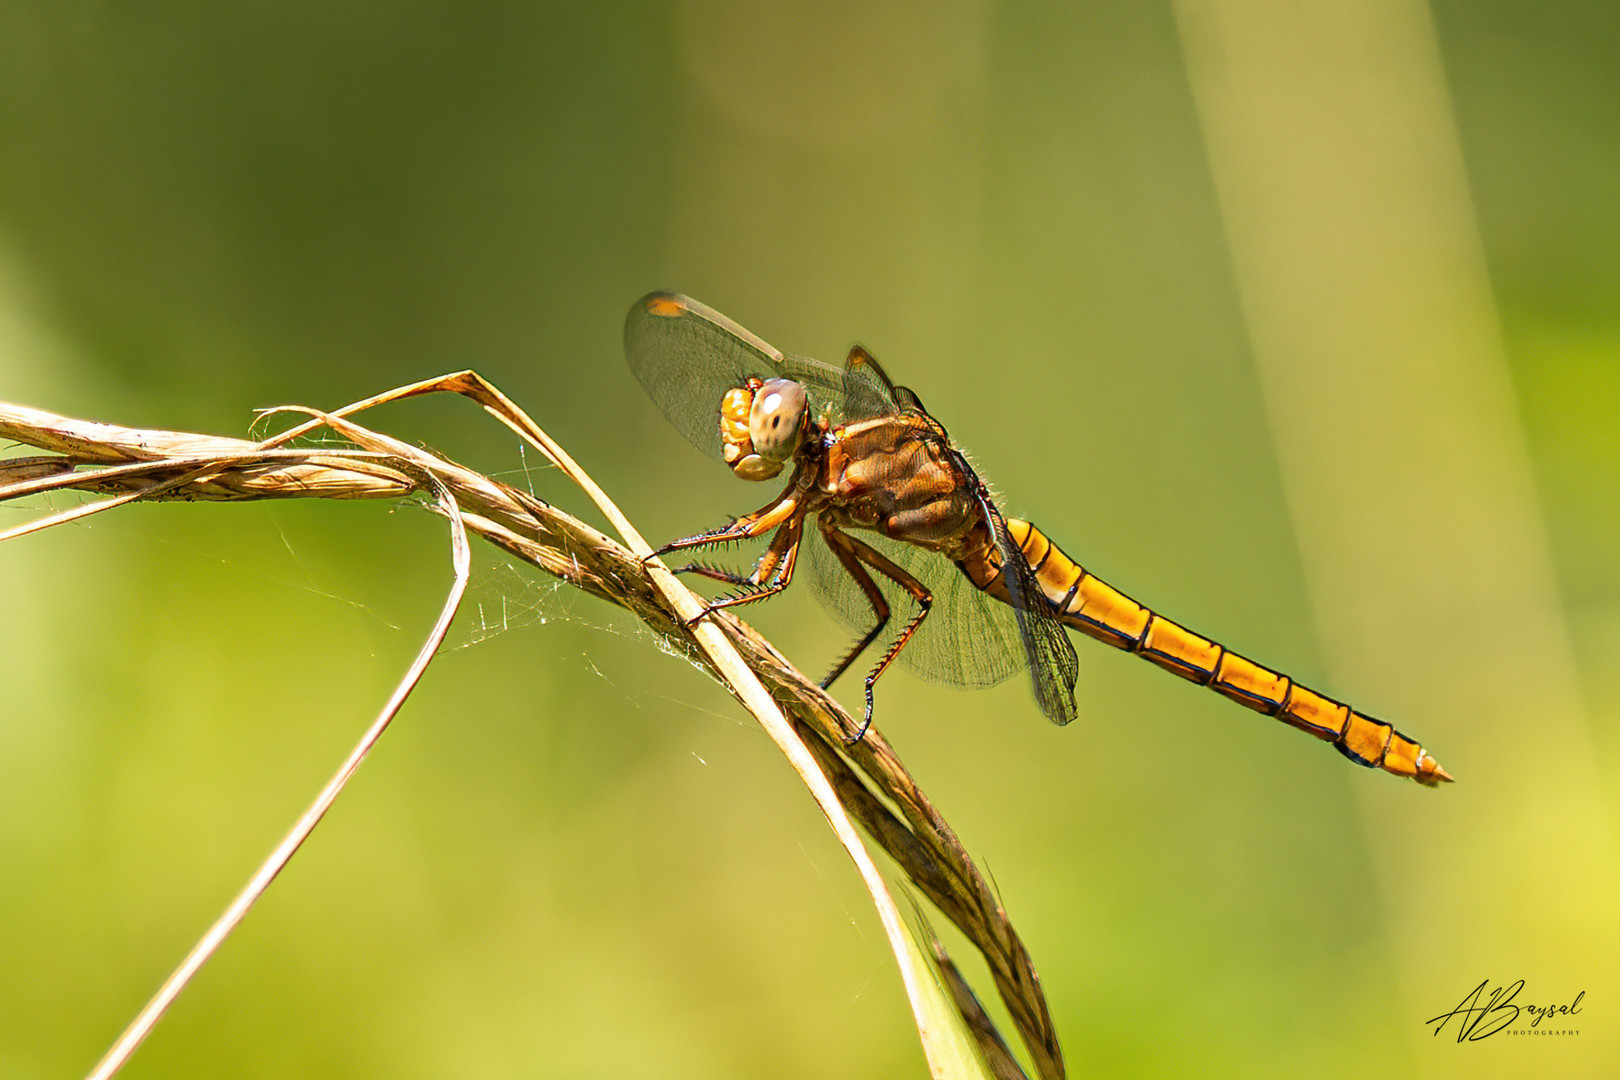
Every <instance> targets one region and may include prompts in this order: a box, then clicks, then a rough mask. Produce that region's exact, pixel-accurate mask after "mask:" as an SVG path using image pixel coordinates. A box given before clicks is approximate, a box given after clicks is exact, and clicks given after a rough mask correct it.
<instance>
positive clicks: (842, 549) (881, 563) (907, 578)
mask: <svg viewBox="0 0 1620 1080" xmlns="http://www.w3.org/2000/svg"><path fill="white" fill-rule="evenodd" d="M819 523H820V525H821V535H822V536H823V537H824V538H825V539H826V541H827V545H828V546H829V547H830V548H832V550H833V554H834V555H836V556H838V561H839V562H840V563H841V564H842V565H843V567H844V569H845V570H847V571H848V572H849V575H850V576H851V577H853V578H854V579H855V582H856V584H858V585H859V586H860V587H861V591H862V592H863V593H865V594H866V598H867V600H868V601H870V602H871V604H872V610H873V612H874V613H875V614H876V615H877V616H878V622H877V625H876V626H874V627H873V628H872V629H871V630H870V631H868V632H867V634H866V636H864V637H863V638H861V640H860V641H859V642H857V643H856V645H855V647H854V648H853V649H851V650H850V652H849V654H848V655H847V656H845V657H844V659H843V660H842V661H840V662H839V664H838V666H837V667H836V668H834V669H833V671H832V673H831V674H830V675H828V676H827V678H826V679H824V680H823V681H822V684H821V685H822V688H823V689H825V688H826V687H828V686H831V685H832V682H833V680H834V679H836V678H838V676H840V675H842V674H843V673H844V671H845V669H847V668H848V667H849V665H850V664H851V663H853V662H854V660H855V658H856V657H857V656H859V655H860V654H861V653H863V652H865V651H866V648H867V647H868V646H869V645H871V644H872V642H873V641H874V640H876V638H877V636H878V634H879V633H880V632H881V631H882V630H883V627H884V626H885V625H886V624H887V623H888V621H889V604H888V602H887V601H886V600H885V599H884V598H883V593H882V592H881V591H880V590H879V589H878V587H877V583H876V582H874V581H873V580H872V575H871V574H869V573H868V572H867V570H866V567H867V566H870V567H871V568H872V569H873V570H876V571H877V572H878V573H880V574H882V575H883V576H884V577H886V578H888V579H889V580H890V581H893V582H894V583H895V584H896V585H899V586H900V587H901V588H902V589H904V590H906V592H907V593H909V594H910V595H911V598H912V599H913V600H915V601H916V602H917V614H916V615H913V616H912V617H911V619H910V620H909V621H908V622H907V623H906V626H905V629H903V630H901V631H900V634H899V636H898V637H896V638H895V639H894V643H893V644H891V645H890V646H889V647H888V648H887V649H886V650H884V653H883V656H882V658H881V659H879V660H878V662H877V664H876V665H875V666H874V667H873V668H872V670H871V671H870V672H868V673H867V676H866V714H865V716H864V718H863V719H862V722H861V727H860V730H859V731H857V732H856V733H855V735H854V737H853V738H851V739H850V740H849V743H850V745H852V746H853V745H854V744H855V743H858V742H860V741H861V739H863V738H865V736H866V732H867V730H868V729H870V728H871V726H872V707H873V689H874V687H876V686H877V681H878V679H879V678H880V677H881V676H882V675H883V673H884V672H885V671H886V670H888V667H889V664H890V663H892V662H893V661H894V658H895V657H896V656H898V655H899V653H900V650H901V649H903V648H905V647H906V642H908V641H910V640H911V635H912V634H914V633H916V632H917V627H918V626H920V625H922V621H923V620H924V619H925V618H927V617H928V610H929V608H931V607H932V606H933V603H934V596H933V594H932V593H930V592H929V591H928V589H927V588H925V587H924V586H923V583H922V582H920V581H918V580H917V579H916V578H915V577H912V576H911V574H909V573H907V572H906V571H905V570H903V569H901V567H899V566H898V565H896V564H895V563H894V562H893V561H892V560H890V559H888V558H887V557H885V556H884V555H883V554H881V553H880V552H878V551H877V550H876V549H874V548H873V547H871V545H869V544H866V543H863V542H862V541H860V540H857V539H855V538H854V537H853V536H850V535H849V534H848V533H845V532H842V531H840V530H839V529H838V528H836V527H835V526H833V525H831V524H828V523H827V519H826V518H825V517H822V518H820V519H819ZM863 563H864V564H865V565H864V566H863V565H862V564H863Z"/></svg>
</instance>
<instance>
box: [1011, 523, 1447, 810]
mask: <svg viewBox="0 0 1620 1080" xmlns="http://www.w3.org/2000/svg"><path fill="white" fill-rule="evenodd" d="M1007 529H1008V531H1009V532H1010V533H1011V534H1012V538H1013V540H1014V541H1015V542H1016V543H1017V544H1018V546H1019V547H1020V548H1021V549H1023V552H1024V558H1025V559H1026V560H1027V561H1028V562H1029V565H1030V567H1031V568H1032V569H1033V570H1034V571H1035V577H1036V579H1037V580H1038V581H1039V582H1040V586H1041V591H1042V592H1043V593H1045V594H1046V598H1047V600H1048V601H1049V602H1050V603H1051V604H1052V607H1053V609H1054V611H1055V613H1056V614H1057V616H1058V617H1059V618H1060V619H1062V620H1063V622H1065V623H1066V624H1068V625H1069V626H1072V627H1074V628H1075V629H1077V630H1079V631H1080V632H1082V633H1084V634H1087V635H1089V636H1091V637H1094V638H1096V639H1097V640H1098V641H1101V642H1104V643H1106V644H1109V645H1112V646H1114V648H1116V649H1124V650H1125V651H1126V652H1133V653H1136V654H1137V655H1138V656H1141V657H1143V658H1145V659H1148V660H1151V661H1153V663H1155V664H1157V665H1159V666H1160V667H1162V668H1164V669H1165V670H1166V671H1171V672H1174V673H1175V674H1177V675H1180V676H1181V677H1182V678H1183V679H1187V680H1189V681H1191V682H1195V683H1198V684H1200V685H1202V686H1207V687H1209V688H1210V689H1211V690H1214V691H1215V692H1216V693H1218V694H1221V695H1223V696H1225V697H1229V698H1231V699H1232V700H1233V701H1235V702H1237V703H1238V704H1239V705H1246V706H1248V707H1249V708H1251V709H1253V710H1254V711H1255V712H1260V713H1265V714H1266V715H1267V716H1275V717H1276V718H1277V719H1279V720H1281V721H1282V722H1283V723H1285V724H1291V725H1293V726H1294V727H1297V728H1299V729H1300V730H1301V731H1307V732H1310V733H1311V734H1312V735H1315V736H1316V737H1317V738H1318V739H1322V740H1324V741H1325V742H1330V743H1332V744H1333V745H1334V746H1335V747H1336V748H1337V749H1338V751H1339V752H1340V753H1341V754H1343V755H1344V756H1345V757H1347V758H1349V759H1350V760H1351V761H1354V762H1356V763H1357V764H1358V765H1366V766H1368V767H1369V768H1379V769H1383V770H1384V771H1385V772H1388V773H1394V774H1395V775H1396V776H1409V777H1411V778H1412V779H1413V780H1416V781H1417V782H1418V783H1420V784H1423V785H1425V786H1427V787H1435V786H1438V785H1439V784H1440V783H1442V782H1449V781H1450V780H1451V776H1450V774H1449V773H1447V772H1446V770H1444V769H1442V768H1441V767H1440V763H1439V762H1438V761H1436V760H1434V758H1433V757H1431V756H1429V754H1428V753H1427V752H1426V751H1425V750H1424V749H1423V747H1421V746H1419V745H1418V744H1417V743H1415V742H1413V741H1412V740H1411V739H1409V738H1407V737H1406V736H1405V735H1402V734H1401V733H1400V732H1399V731H1396V730H1395V728H1394V727H1392V726H1391V725H1389V724H1386V723H1384V722H1383V721H1382V720H1377V719H1374V718H1373V717H1371V716H1365V715H1363V714H1361V713H1358V712H1356V711H1354V710H1353V709H1351V708H1350V707H1349V706H1348V705H1344V704H1341V703H1339V702H1337V701H1334V700H1333V699H1332V698H1329V697H1325V696H1323V695H1322V694H1319V693H1317V692H1316V691H1315V690H1311V689H1309V688H1307V687H1304V686H1301V685H1300V684H1298V683H1296V682H1295V681H1294V680H1293V679H1290V678H1289V677H1288V676H1287V675H1284V674H1282V673H1280V672H1276V671H1272V670H1271V669H1270V668H1267V667H1262V666H1261V665H1259V664H1257V663H1255V662H1254V661H1253V660H1249V659H1247V658H1245V657H1242V656H1239V655H1238V654H1237V653H1234V652H1231V651H1229V650H1228V649H1227V648H1226V647H1225V646H1224V645H1219V644H1217V643H1215V642H1213V641H1210V640H1209V639H1208V638H1204V637H1200V636H1199V635H1197V634H1195V633H1193V632H1192V631H1190V630H1188V629H1186V628H1185V627H1183V626H1179V625H1177V624H1176V623H1173V622H1171V621H1170V620H1169V619H1166V618H1165V617H1164V616H1162V615H1159V614H1157V613H1156V612H1153V611H1151V610H1149V609H1148V608H1145V607H1143V606H1142V605H1141V604H1138V603H1137V602H1136V601H1135V600H1132V599H1131V598H1130V597H1128V596H1126V595H1125V594H1124V593H1122V592H1120V591H1119V590H1118V589H1115V588H1114V587H1113V586H1111V585H1109V584H1108V583H1107V582H1105V581H1102V580H1101V579H1099V578H1098V577H1097V576H1096V575H1095V574H1092V573H1089V572H1088V571H1086V570H1085V569H1084V568H1083V567H1081V566H1080V564H1078V563H1076V562H1075V561H1074V560H1073V559H1071V558H1069V556H1067V555H1065V554H1064V553H1063V552H1062V550H1060V549H1059V548H1058V546H1057V545H1056V544H1054V543H1052V541H1051V540H1049V539H1047V537H1046V534H1045V533H1043V532H1041V530H1039V529H1037V528H1036V527H1035V526H1033V525H1031V524H1030V523H1029V522H1027V521H1020V520H1018V519H1017V518H1008V519H1007Z"/></svg>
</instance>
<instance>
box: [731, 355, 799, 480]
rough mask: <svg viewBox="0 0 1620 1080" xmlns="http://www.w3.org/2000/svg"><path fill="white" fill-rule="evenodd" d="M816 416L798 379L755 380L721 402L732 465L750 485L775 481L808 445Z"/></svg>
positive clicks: (732, 390)
mask: <svg viewBox="0 0 1620 1080" xmlns="http://www.w3.org/2000/svg"><path fill="white" fill-rule="evenodd" d="M809 414H810V407H809V401H808V399H807V398H806V396H805V393H804V387H803V386H801V385H799V384H798V383H796V382H794V381H793V380H792V379H763V380H762V379H757V378H756V379H749V380H748V381H747V382H746V383H744V384H743V385H742V386H734V387H732V388H731V389H730V390H727V391H726V393H725V397H723V398H722V399H721V401H720V441H721V445H722V447H723V450H724V454H725V459H726V464H727V465H730V466H731V471H732V472H734V473H736V474H737V475H738V476H740V477H742V478H743V479H744V480H769V479H770V478H771V477H773V476H775V475H776V474H777V473H779V472H781V471H782V466H783V465H785V464H787V462H788V460H789V459H790V458H792V457H793V455H794V453H796V452H797V451H798V449H799V444H800V443H801V442H803V440H804V429H805V420H806V418H807V417H808V416H809Z"/></svg>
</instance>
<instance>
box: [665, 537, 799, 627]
mask: <svg viewBox="0 0 1620 1080" xmlns="http://www.w3.org/2000/svg"><path fill="white" fill-rule="evenodd" d="M803 533H804V516H803V515H802V514H800V515H798V516H797V517H794V518H791V519H789V520H788V522H787V523H786V524H784V525H783V526H781V527H780V528H779V529H777V531H776V535H775V536H773V537H772V538H771V543H770V546H769V547H767V548H766V549H765V551H764V552H763V553H762V554H761V555H760V557H759V561H758V562H757V563H756V564H755V565H754V572H753V573H751V574H746V575H745V574H738V573H734V572H733V571H730V570H726V569H725V568H723V567H719V566H711V565H709V564H707V563H690V564H688V565H686V566H682V567H677V568H675V569H674V570H673V571H672V573H676V574H686V573H691V574H698V575H700V576H702V577H706V578H709V579H710V580H713V581H722V582H725V583H726V584H728V585H736V586H738V588H737V591H736V592H734V593H731V594H730V595H729V596H723V597H720V598H718V599H716V600H710V601H707V602H705V603H704V605H703V610H702V612H700V613H699V614H698V615H697V616H695V617H694V618H692V619H689V620H688V621H687V625H688V626H691V625H693V624H695V623H696V622H698V620H700V619H702V618H703V617H704V616H706V615H708V614H710V613H711V612H715V611H719V610H721V609H723V608H728V607H736V606H737V605H739V604H751V603H753V602H754V601H756V600H765V599H768V598H770V597H772V596H775V595H776V594H777V593H779V592H781V591H782V590H783V589H785V588H787V587H788V583H789V582H791V581H792V580H793V567H794V565H795V564H796V563H797V562H798V557H799V538H800V537H801V536H802V535H803Z"/></svg>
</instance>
